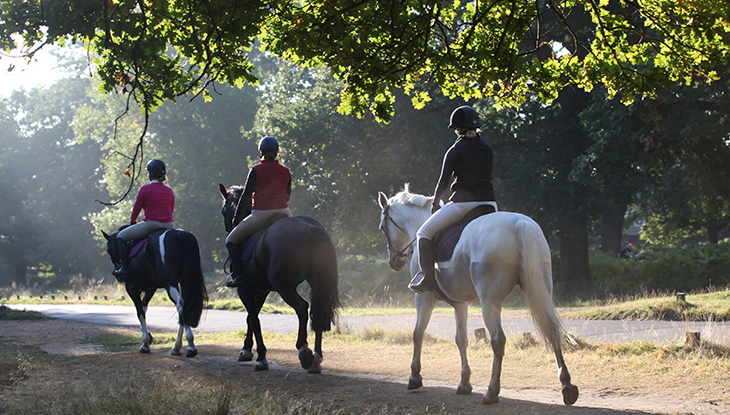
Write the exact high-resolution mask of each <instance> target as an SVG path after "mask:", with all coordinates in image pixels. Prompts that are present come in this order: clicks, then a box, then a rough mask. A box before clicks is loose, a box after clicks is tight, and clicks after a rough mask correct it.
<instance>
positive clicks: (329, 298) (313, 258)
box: [254, 216, 339, 331]
mask: <svg viewBox="0 0 730 415" xmlns="http://www.w3.org/2000/svg"><path fill="white" fill-rule="evenodd" d="M254 256H255V258H254V260H255V261H259V262H262V261H263V262H265V263H266V268H267V271H268V272H267V273H268V274H269V276H271V278H276V279H277V280H276V281H270V283H271V284H272V285H273V286H274V288H276V286H277V285H288V286H291V285H294V286H296V285H298V284H300V283H301V282H303V281H307V282H308V283H309V286H310V288H311V297H310V301H311V303H312V307H311V310H310V317H311V325H312V330H314V331H318V330H321V331H328V330H329V329H330V327H331V322H332V321H333V319H334V316H335V310H336V308H338V307H339V299H338V290H337V282H338V274H337V255H336V253H335V248H334V245H333V244H332V240H331V239H330V237H329V234H328V233H327V230H326V229H325V228H324V226H322V224H321V223H319V221H317V220H316V219H314V218H312V217H309V216H295V217H291V218H285V219H281V220H279V221H277V222H276V223H274V224H273V225H271V226H270V227H269V228H268V229H267V230H266V231H265V232H264V233H263V234H262V236H261V238H260V239H259V242H258V243H257V244H256V249H255V254H254ZM272 271H273V272H272Z"/></svg>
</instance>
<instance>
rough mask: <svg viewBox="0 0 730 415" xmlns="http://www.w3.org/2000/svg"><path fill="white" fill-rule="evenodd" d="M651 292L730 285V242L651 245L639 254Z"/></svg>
mask: <svg viewBox="0 0 730 415" xmlns="http://www.w3.org/2000/svg"><path fill="white" fill-rule="evenodd" d="M637 259H638V260H639V261H641V263H642V269H641V274H642V277H643V278H644V281H645V284H646V288H647V289H648V290H650V291H695V290H700V289H705V288H709V287H713V286H716V287H720V286H725V285H728V284H730V243H727V242H721V243H719V244H709V243H703V244H693V245H688V246H682V247H679V248H667V247H661V246H652V247H649V248H647V249H644V250H642V251H641V252H639V254H638V255H637Z"/></svg>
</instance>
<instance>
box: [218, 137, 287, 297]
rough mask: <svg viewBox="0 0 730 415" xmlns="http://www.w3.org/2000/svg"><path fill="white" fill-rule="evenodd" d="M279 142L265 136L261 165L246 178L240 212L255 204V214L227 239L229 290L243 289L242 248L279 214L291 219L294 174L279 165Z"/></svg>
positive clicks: (260, 147)
mask: <svg viewBox="0 0 730 415" xmlns="http://www.w3.org/2000/svg"><path fill="white" fill-rule="evenodd" d="M278 154H279V143H278V142H277V141H276V138H274V137H270V136H267V137H264V138H262V139H261V142H260V143H259V156H260V157H261V162H260V163H258V164H256V165H255V166H253V167H252V168H251V171H250V172H249V173H248V178H246V185H245V186H244V189H243V194H242V195H241V199H239V201H238V206H237V208H236V212H237V214H238V212H242V211H245V210H247V209H246V208H247V207H248V206H247V205H248V204H250V205H251V214H250V215H248V216H247V217H245V218H244V219H243V220H242V221H241V223H239V224H238V225H237V226H236V227H235V228H234V229H233V230H232V231H231V233H229V234H228V237H227V238H226V248H228V254H229V255H230V258H231V275H230V276H229V281H228V282H227V283H226V286H228V287H239V286H240V285H241V284H242V283H243V282H244V280H245V276H244V273H243V261H242V260H241V249H240V246H241V244H242V243H243V242H245V241H246V240H247V239H248V238H250V237H251V236H252V235H253V234H254V233H256V232H257V231H259V230H261V229H262V228H263V226H264V224H265V223H266V220H267V219H269V218H270V217H271V216H273V215H275V214H277V213H283V214H285V215H287V216H289V217H291V211H290V210H289V206H288V204H287V202H288V201H289V196H290V195H291V174H290V173H289V169H287V168H286V167H284V166H282V165H281V164H279V161H278V160H276V156H277V155H278Z"/></svg>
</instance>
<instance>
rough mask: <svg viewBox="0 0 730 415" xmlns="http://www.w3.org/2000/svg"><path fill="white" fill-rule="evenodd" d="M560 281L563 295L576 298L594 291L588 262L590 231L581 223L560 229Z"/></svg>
mask: <svg viewBox="0 0 730 415" xmlns="http://www.w3.org/2000/svg"><path fill="white" fill-rule="evenodd" d="M559 241H560V281H561V282H562V292H563V294H566V295H569V296H576V295H579V294H584V293H588V292H589V291H591V290H592V289H593V281H591V267H590V262H589V260H588V229H587V225H586V224H585V223H583V222H582V221H580V222H579V223H571V224H567V225H564V226H563V227H562V228H561V229H560V235H559Z"/></svg>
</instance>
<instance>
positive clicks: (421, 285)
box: [408, 271, 436, 294]
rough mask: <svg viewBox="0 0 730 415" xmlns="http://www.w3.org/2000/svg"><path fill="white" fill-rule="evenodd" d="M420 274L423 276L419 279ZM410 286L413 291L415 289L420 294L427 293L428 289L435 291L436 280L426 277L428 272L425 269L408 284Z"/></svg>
mask: <svg viewBox="0 0 730 415" xmlns="http://www.w3.org/2000/svg"><path fill="white" fill-rule="evenodd" d="M419 275H420V276H421V278H420V279H419ZM408 288H409V289H410V290H411V291H415V292H417V293H419V294H425V293H426V291H434V290H435V289H436V287H435V286H434V282H433V281H431V280H429V279H427V278H426V274H425V273H424V272H423V271H418V272H417V273H416V275H414V276H413V279H412V280H411V282H410V283H409V284H408Z"/></svg>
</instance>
